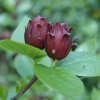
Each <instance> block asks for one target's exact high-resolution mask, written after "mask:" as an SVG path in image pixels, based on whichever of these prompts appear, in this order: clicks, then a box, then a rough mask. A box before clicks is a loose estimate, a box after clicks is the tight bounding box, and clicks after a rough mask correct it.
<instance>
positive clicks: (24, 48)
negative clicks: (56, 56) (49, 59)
mask: <svg viewBox="0 0 100 100" xmlns="http://www.w3.org/2000/svg"><path fill="white" fill-rule="evenodd" d="M0 46H1V47H3V48H6V49H8V50H11V51H14V52H17V53H20V54H23V55H26V56H28V57H30V58H32V59H34V58H37V57H44V56H46V53H45V52H44V51H43V50H40V49H38V48H35V47H32V46H30V45H27V44H22V43H18V42H15V41H11V40H8V39H6V40H2V41H0Z"/></svg>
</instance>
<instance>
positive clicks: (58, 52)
mask: <svg viewBox="0 0 100 100" xmlns="http://www.w3.org/2000/svg"><path fill="white" fill-rule="evenodd" d="M72 28H73V27H70V28H68V26H67V25H66V23H59V22H56V23H55V24H54V25H52V24H50V23H49V22H47V20H46V18H43V17H40V16H37V17H35V18H33V19H31V20H29V22H28V25H27V27H26V29H25V34H24V35H25V43H27V44H29V45H32V46H34V47H37V48H39V49H44V48H45V50H46V52H47V54H48V56H49V57H51V58H52V59H53V60H55V59H57V60H61V59H63V58H65V57H66V56H67V55H68V53H69V51H70V49H71V47H72V46H73V45H75V44H76V43H73V41H74V40H75V39H76V38H77V36H75V37H74V38H73V39H72V40H71V39H70V34H71V30H72Z"/></svg>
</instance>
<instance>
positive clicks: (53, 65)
mask: <svg viewBox="0 0 100 100" xmlns="http://www.w3.org/2000/svg"><path fill="white" fill-rule="evenodd" d="M57 61H58V60H53V59H51V65H50V67H55V64H56V62H57Z"/></svg>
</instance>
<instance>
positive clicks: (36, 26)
mask: <svg viewBox="0 0 100 100" xmlns="http://www.w3.org/2000/svg"><path fill="white" fill-rule="evenodd" d="M47 31H48V22H47V21H46V19H45V18H42V17H40V16H37V17H35V18H34V19H32V20H29V22H28V25H27V27H26V30H25V34H24V35H25V43H27V44H29V45H32V46H34V47H37V48H40V49H44V42H45V40H46V37H47Z"/></svg>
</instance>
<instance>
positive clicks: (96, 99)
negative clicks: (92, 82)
mask: <svg viewBox="0 0 100 100" xmlns="http://www.w3.org/2000/svg"><path fill="white" fill-rule="evenodd" d="M91 100H100V91H99V90H97V89H96V88H93V89H92V94H91Z"/></svg>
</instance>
